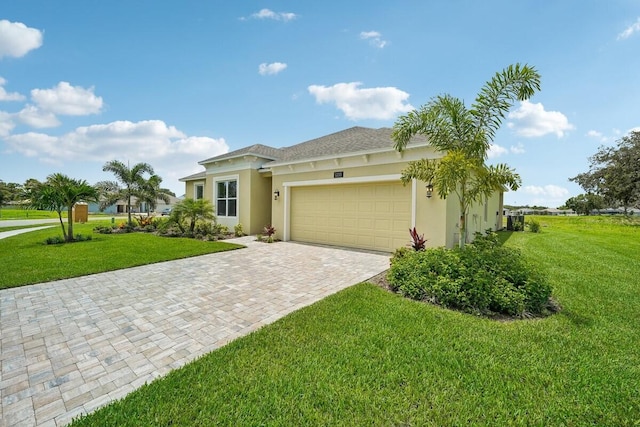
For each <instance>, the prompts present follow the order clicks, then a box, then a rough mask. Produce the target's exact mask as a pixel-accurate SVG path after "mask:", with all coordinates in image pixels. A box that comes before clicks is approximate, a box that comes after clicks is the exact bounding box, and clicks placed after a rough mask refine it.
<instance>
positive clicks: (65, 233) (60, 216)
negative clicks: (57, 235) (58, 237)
mask: <svg viewBox="0 0 640 427" xmlns="http://www.w3.org/2000/svg"><path fill="white" fill-rule="evenodd" d="M58 219H60V227H62V235H63V236H64V238H65V240H66V239H67V230H65V229H64V221H63V220H62V211H58Z"/></svg>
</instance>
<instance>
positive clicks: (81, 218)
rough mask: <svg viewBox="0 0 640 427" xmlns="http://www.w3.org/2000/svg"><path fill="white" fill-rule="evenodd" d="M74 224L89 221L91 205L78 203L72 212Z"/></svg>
mask: <svg viewBox="0 0 640 427" xmlns="http://www.w3.org/2000/svg"><path fill="white" fill-rule="evenodd" d="M71 212H72V215H73V222H81V223H85V222H87V221H89V205H88V204H86V203H76V204H75V205H73V210H72V211H71Z"/></svg>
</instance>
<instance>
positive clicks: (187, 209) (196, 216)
mask: <svg viewBox="0 0 640 427" xmlns="http://www.w3.org/2000/svg"><path fill="white" fill-rule="evenodd" d="M215 218H216V216H215V215H214V214H213V205H212V204H211V202H210V201H208V200H207V199H198V200H194V199H190V198H187V199H184V200H182V201H181V202H180V203H178V204H177V205H175V206H174V207H173V211H171V220H172V221H174V222H175V223H176V224H178V227H180V231H182V232H183V233H184V232H185V229H184V228H183V225H182V221H187V222H188V224H189V232H190V233H193V231H194V230H195V228H196V223H197V222H198V221H213V220H215Z"/></svg>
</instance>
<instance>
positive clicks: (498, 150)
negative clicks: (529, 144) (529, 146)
mask: <svg viewBox="0 0 640 427" xmlns="http://www.w3.org/2000/svg"><path fill="white" fill-rule="evenodd" d="M508 153H511V154H523V153H524V145H522V143H518V145H512V146H511V147H509V148H506V147H503V146H501V145H498V144H491V145H490V146H489V151H487V157H488V158H490V159H493V158H496V157H500V156H502V155H505V154H508Z"/></svg>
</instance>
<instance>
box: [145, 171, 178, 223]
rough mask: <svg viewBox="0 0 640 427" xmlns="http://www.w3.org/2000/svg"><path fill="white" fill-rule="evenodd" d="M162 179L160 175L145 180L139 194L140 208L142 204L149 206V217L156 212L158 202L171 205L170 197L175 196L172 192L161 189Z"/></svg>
mask: <svg viewBox="0 0 640 427" xmlns="http://www.w3.org/2000/svg"><path fill="white" fill-rule="evenodd" d="M161 183H162V178H160V177H159V176H158V175H151V176H150V177H149V179H147V180H145V181H144V183H143V184H142V186H141V187H140V192H139V194H138V207H139V208H142V204H143V203H145V204H146V205H147V215H149V212H150V211H154V210H155V209H156V207H157V206H158V200H162V201H163V202H165V203H169V200H170V198H169V196H175V194H174V193H173V192H171V190H168V189H166V188H161V187H160V184H161Z"/></svg>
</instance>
